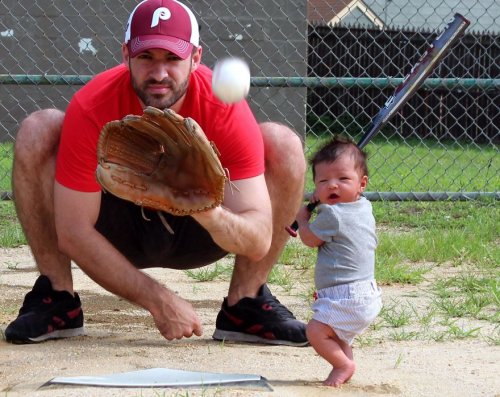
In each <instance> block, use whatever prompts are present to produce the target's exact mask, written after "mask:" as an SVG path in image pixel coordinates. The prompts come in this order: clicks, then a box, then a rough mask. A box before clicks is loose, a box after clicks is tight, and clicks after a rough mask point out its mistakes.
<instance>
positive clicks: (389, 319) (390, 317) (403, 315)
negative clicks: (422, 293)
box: [379, 300, 412, 328]
mask: <svg viewBox="0 0 500 397" xmlns="http://www.w3.org/2000/svg"><path fill="white" fill-rule="evenodd" d="M379 317H380V318H382V319H383V320H384V321H385V322H386V323H387V325H388V326H389V327H391V328H401V327H403V326H405V325H408V324H410V322H411V318H412V310H410V307H408V305H403V304H402V303H401V302H399V301H396V300H392V301H391V302H390V303H384V306H383V307H382V310H381V311H380V314H379Z"/></svg>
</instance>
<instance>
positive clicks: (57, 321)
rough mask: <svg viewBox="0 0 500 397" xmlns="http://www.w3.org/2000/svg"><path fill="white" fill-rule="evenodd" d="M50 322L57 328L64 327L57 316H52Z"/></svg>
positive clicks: (63, 323)
mask: <svg viewBox="0 0 500 397" xmlns="http://www.w3.org/2000/svg"><path fill="white" fill-rule="evenodd" d="M52 321H53V322H54V323H55V324H56V325H57V327H59V328H62V327H64V326H65V325H66V323H65V322H64V320H63V319H62V318H60V317H57V316H52Z"/></svg>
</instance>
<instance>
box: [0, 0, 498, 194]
mask: <svg viewBox="0 0 500 397" xmlns="http://www.w3.org/2000/svg"><path fill="white" fill-rule="evenodd" d="M184 2H185V3H186V4H187V5H188V6H190V7H191V8H192V10H193V11H194V13H195V14H196V16H197V17H198V20H199V22H200V27H201V45H202V46H203V62H204V63H205V64H207V65H208V66H213V65H214V63H215V61H216V60H217V59H219V58H221V57H223V56H227V55H233V56H240V57H243V58H245V59H246V60H247V61H248V62H249V64H250V68H251V71H252V76H253V78H252V86H253V87H252V89H251V91H250V96H249V102H250V104H251V106H252V108H253V110H254V112H255V114H256V117H257V119H258V120H259V121H267V120H274V121H279V122H282V123H284V124H287V125H289V126H291V127H292V128H293V129H295V130H296V131H297V132H298V133H299V134H301V135H302V136H303V137H304V138H305V151H306V154H307V155H309V154H310V153H311V152H312V151H314V150H316V149H317V146H318V143H319V142H320V141H321V140H322V139H323V138H325V137H328V136H330V135H331V134H333V133H343V134H348V135H350V136H352V137H353V138H356V139H357V138H359V136H361V134H362V132H363V131H364V130H366V128H367V127H368V125H369V123H370V120H371V119H372V118H373V117H374V116H375V115H376V113H377V111H378V109H379V108H380V107H381V106H383V104H384V102H385V101H386V99H387V98H388V97H389V96H390V95H391V94H392V93H393V91H394V88H395V86H396V85H397V83H398V82H400V81H401V79H402V78H403V77H404V76H405V75H406V74H407V73H408V72H409V71H410V68H411V65H413V64H415V63H416V62H417V60H418V59H419V58H420V56H421V55H422V53H423V52H424V51H425V50H426V48H427V47H428V45H429V44H430V43H431V41H432V39H433V38H434V37H435V36H436V32H439V31H440V30H442V29H443V28H444V26H445V25H446V22H447V21H448V20H449V19H450V18H451V17H452V16H453V15H454V13H457V12H458V13H461V14H462V15H464V16H465V17H466V18H468V19H469V20H470V21H471V26H470V27H469V29H468V31H467V34H466V35H465V36H464V37H462V38H461V40H460V42H459V43H458V44H457V45H456V46H454V48H453V49H452V50H451V52H450V53H449V54H448V55H447V56H446V57H445V59H444V60H443V62H442V66H440V67H439V68H438V69H437V70H436V71H435V72H434V73H433V74H432V75H431V76H430V78H429V79H428V80H427V82H426V83H425V84H424V85H423V87H422V89H421V90H419V92H418V94H417V95H415V96H414V98H412V100H411V101H410V102H409V103H408V104H406V105H405V106H404V108H403V109H402V110H401V111H400V113H399V115H398V116H396V117H395V118H394V119H393V120H391V122H390V123H389V124H388V125H387V126H386V127H385V129H384V130H383V131H382V132H381V133H380V134H379V136H378V137H377V138H376V139H375V140H374V141H373V142H372V143H370V145H369V149H368V152H369V155H370V167H371V179H370V190H371V191H372V192H371V193H370V194H371V195H372V196H371V197H370V198H371V199H377V198H379V197H380V198H383V199H394V200H405V199H412V200H413V199H416V200H440V199H449V198H450V197H451V198H458V199H461V198H462V199H463V198H475V197H478V196H482V195H487V196H491V195H493V196H494V197H495V198H498V194H499V193H498V191H499V189H498V187H499V185H500V177H499V174H500V173H499V169H500V160H499V157H498V143H499V140H500V139H499V125H500V116H499V114H500V98H499V91H500V78H499V74H500V65H499V63H500V61H499V54H500V40H499V33H500V3H499V2H498V1H496V0H472V1H466V0H461V1H458V0H447V1H444V0H443V1H441V2H435V1H431V0H412V1H409V0H364V1H361V0H353V1H348V0H338V1H334V0H309V1H306V0H253V1H241V0H214V1H207V0H191V1H189V0H186V1H184ZM136 4H137V1H136V0H124V1H120V2H109V1H108V2H103V1H98V0H85V1H84V0H74V1H73V0H72V1H66V0H65V1H62V0H43V1H42V0H0V54H1V57H0V90H1V101H0V191H2V192H4V193H3V197H9V191H10V173H11V166H12V145H13V142H14V141H15V138H16V131H17V129H18V126H19V123H20V121H21V120H22V119H23V118H24V117H25V116H27V115H28V114H29V113H31V112H33V111H35V110H37V109H42V108H47V107H56V108H59V109H63V110H64V109H65V108H66V106H67V104H68V102H69V100H70V98H71V96H72V95H73V93H74V92H75V91H76V90H78V89H79V88H80V87H81V85H83V84H85V83H86V82H87V81H88V80H89V79H90V78H91V77H92V76H93V75H95V74H97V73H99V72H101V71H103V70H105V69H107V68H110V67H112V66H115V65H116V64H117V63H119V62H121V52H120V47H121V43H122V41H123V37H124V31H125V25H126V22H127V19H128V15H129V13H130V11H131V10H132V9H133V8H134V7H135V5H136Z"/></svg>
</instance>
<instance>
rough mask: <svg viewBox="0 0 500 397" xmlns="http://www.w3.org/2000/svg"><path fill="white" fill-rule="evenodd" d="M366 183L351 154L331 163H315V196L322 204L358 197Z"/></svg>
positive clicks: (348, 200) (351, 199)
mask: <svg viewBox="0 0 500 397" xmlns="http://www.w3.org/2000/svg"><path fill="white" fill-rule="evenodd" d="M367 183H368V177H367V176H366V175H360V174H359V171H358V170H357V169H356V168H355V162H354V159H353V158H352V156H350V155H349V154H344V155H342V156H340V157H339V158H338V159H337V160H335V161H334V162H333V163H327V162H323V163H319V164H316V177H315V179H314V184H315V185H316V191H315V196H316V198H318V199H319V201H320V202H321V203H323V204H330V205H332V204H338V203H350V202H353V201H356V200H358V199H359V196H360V195H361V193H362V192H363V191H364V190H365V188H366V184H367Z"/></svg>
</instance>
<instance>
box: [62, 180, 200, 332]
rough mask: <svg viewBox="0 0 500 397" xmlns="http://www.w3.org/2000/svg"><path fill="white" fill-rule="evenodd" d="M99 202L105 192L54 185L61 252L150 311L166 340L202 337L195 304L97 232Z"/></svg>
mask: <svg viewBox="0 0 500 397" xmlns="http://www.w3.org/2000/svg"><path fill="white" fill-rule="evenodd" d="M100 201H101V192H96V193H82V192H78V191H75V190H71V189H68V188H66V187H64V186H63V185H61V184H59V183H57V182H56V183H55V190H54V208H55V221H56V230H57V235H58V242H59V248H60V250H61V251H62V252H64V253H65V254H66V255H68V256H69V257H70V258H71V259H72V260H74V261H75V262H76V263H77V264H78V266H79V267H80V268H81V269H82V270H83V271H84V272H85V273H86V274H87V275H88V276H89V277H90V278H92V279H93V280H94V281H95V282H96V283H98V284H99V285H101V286H102V287H103V288H105V289H106V290H108V291H110V292H112V293H113V294H116V295H119V296H121V297H123V298H125V299H127V300H129V301H130V302H132V303H135V304H137V305H139V306H141V307H143V308H145V309H146V310H149V311H150V312H151V314H152V315H153V317H154V320H155V323H156V326H157V327H158V330H159V331H160V333H161V334H162V335H163V336H164V337H165V338H166V339H168V340H171V339H176V338H177V339H179V338H182V337H190V336H192V335H193V334H195V335H198V336H199V335H201V334H202V328H201V322H200V320H199V319H198V317H197V315H196V313H195V311H194V309H193V308H192V306H191V305H190V304H189V303H188V302H187V301H185V300H183V299H181V298H179V297H178V296H177V295H175V293H173V292H172V291H170V290H168V289H166V288H165V287H164V286H162V285H161V284H160V283H158V282H157V281H155V280H154V279H152V278H151V277H149V276H148V275H146V274H145V273H143V272H141V271H140V270H138V269H137V268H136V267H134V266H133V265H132V264H131V263H130V262H129V261H128V260H127V259H126V258H125V257H124V256H123V255H122V254H121V253H120V252H119V251H118V250H116V248H114V246H113V245H112V244H111V243H110V242H109V241H108V240H107V239H106V238H105V237H104V236H103V235H102V234H100V233H99V232H98V231H97V230H96V229H95V227H94V225H95V223H96V221H97V217H98V215H99V208H100Z"/></svg>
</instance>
